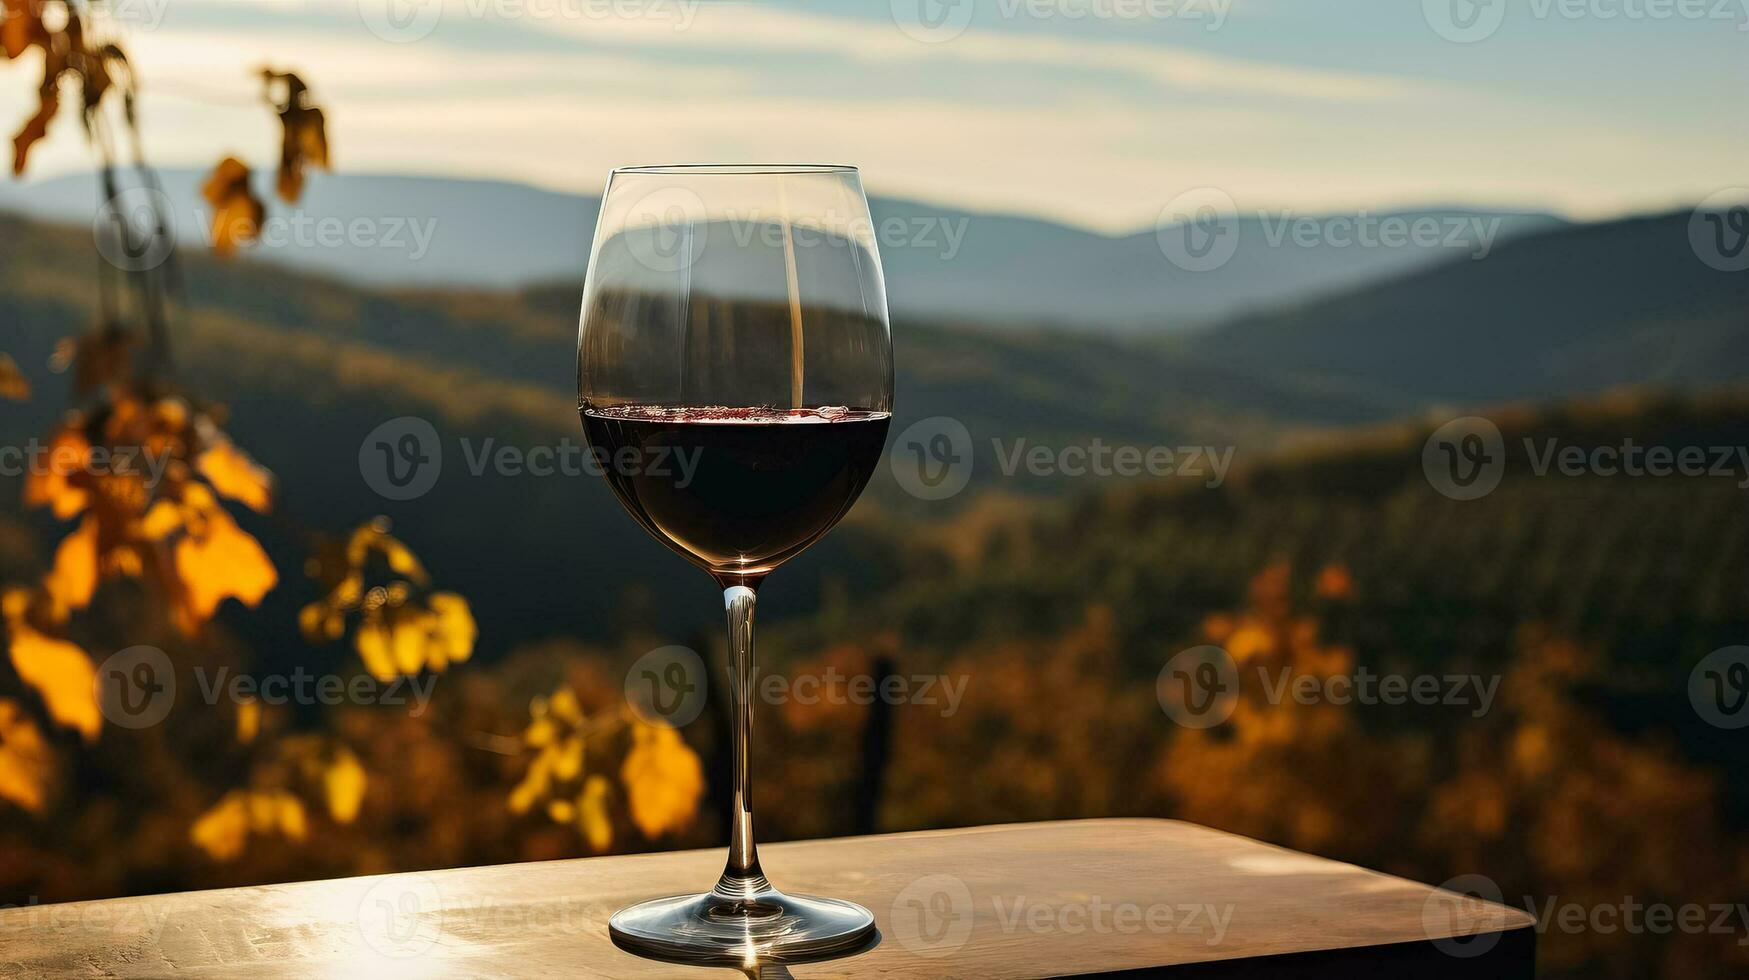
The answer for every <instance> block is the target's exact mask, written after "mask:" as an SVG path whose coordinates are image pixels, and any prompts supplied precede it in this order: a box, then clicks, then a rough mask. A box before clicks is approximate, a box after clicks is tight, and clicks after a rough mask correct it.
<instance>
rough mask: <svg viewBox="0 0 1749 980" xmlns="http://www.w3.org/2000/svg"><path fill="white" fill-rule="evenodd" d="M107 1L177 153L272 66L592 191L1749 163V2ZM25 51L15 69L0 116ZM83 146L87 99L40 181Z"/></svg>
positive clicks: (1452, 178) (1397, 194) (1436, 195)
mask: <svg viewBox="0 0 1749 980" xmlns="http://www.w3.org/2000/svg"><path fill="white" fill-rule="evenodd" d="M106 2H107V3H108V4H109V5H110V11H109V13H107V14H106V15H105V16H104V18H103V23H104V25H105V29H106V30H108V31H110V32H113V33H115V34H118V35H119V36H120V38H121V40H122V43H123V44H124V46H125V47H127V49H128V50H129V51H130V53H131V55H132V57H133V59H134V61H135V63H136V65H137V68H138V71H139V74H140V77H141V79H142V113H143V120H142V121H143V127H144V129H145V132H146V147H147V152H148V154H149V156H150V157H151V158H152V159H153V160H154V162H156V163H158V164H159V165H162V166H200V167H206V166H210V165H211V164H212V163H214V162H216V161H217V159H218V158H219V157H220V156H222V155H224V154H227V153H232V154H237V155H239V156H241V157H243V158H244V159H246V160H248V161H251V162H252V163H254V164H256V165H257V166H258V167H260V168H262V169H269V168H271V167H272V165H273V164H274V162H275V161H276V159H277V153H278V151H277V139H278V132H277V131H278V124H277V122H276V121H275V120H274V118H273V117H272V116H271V114H270V113H269V112H268V110H267V109H266V108H265V107H264V106H261V105H259V104H258V103H256V102H255V101H254V100H255V99H256V98H257V93H258V91H259V83H258V82H257V81H256V78H255V73H256V71H257V70H258V69H259V68H260V67H261V66H263V65H267V64H271V65H274V66H276V67H279V68H289V69H294V70H297V71H298V72H299V73H300V74H302V75H303V77H304V78H305V79H306V81H307V82H308V83H309V84H310V87H311V89H312V90H313V92H314V93H315V96H316V98H317V100H318V101H319V102H320V104H322V105H323V106H324V108H325V109H326V111H327V113H328V116H329V131H330V141H331V144H332V146H333V152H334V163H335V166H336V168H337V169H339V170H343V171H349V172H361V173H362V172H372V173H415V174H428V175H443V176H461V177H480V178H491V179H499V180H512V181H520V182H525V183H530V184H534V185H537V186H541V187H546V188H551V189H557V190H567V191H580V192H586V193H597V192H599V191H600V189H601V187H602V185H603V183H604V182H605V180H606V177H607V173H608V171H609V170H610V169H611V168H613V167H615V166H621V165H631V164H650V163H676V162H821V163H851V164H856V165H858V166H860V167H861V168H862V170H863V174H864V179H865V183H866V184H867V186H868V188H869V189H870V191H871V192H874V193H884V194H889V195H895V196H905V197H911V198H917V199H921V200H925V201H935V202H940V203H943V204H946V205H951V206H954V207H960V208H967V209H974V210H992V211H1006V212H1015V213H1021V214H1030V215H1037V216H1043V217H1048V218H1051V219H1054V220H1059V221H1064V222H1069V223H1073V224H1077V225H1081V226H1085V227H1089V228H1093V229H1097V230H1100V231H1105V232H1109V233H1121V232H1126V231H1132V230H1135V229H1139V228H1145V227H1151V226H1152V225H1153V223H1154V222H1155V221H1156V220H1157V219H1158V218H1159V216H1160V214H1161V213H1162V210H1163V209H1164V208H1166V207H1168V206H1169V205H1170V204H1171V202H1173V201H1174V200H1177V199H1180V198H1181V195H1184V194H1187V193H1199V192H1200V191H1199V189H1202V188H1210V187H1213V188H1218V189H1219V190H1221V191H1223V192H1225V193H1226V194H1227V195H1229V196H1230V197H1231V198H1232V199H1233V201H1234V202H1235V203H1236V205H1237V206H1238V208H1239V209H1240V211H1241V212H1249V211H1252V210H1282V209H1287V210H1292V211H1295V212H1298V213H1351V214H1352V213H1355V212H1357V211H1363V210H1369V209H1370V210H1381V209H1386V208H1392V207H1412V206H1424V205H1450V204H1459V205H1472V206H1485V207H1508V208H1522V209H1531V210H1548V211H1555V212H1559V213H1563V214H1566V215H1569V216H1572V217H1575V218H1581V219H1598V218H1607V217H1611V216H1616V215H1621V214H1627V213H1636V212H1645V211H1656V210H1665V209H1669V208H1674V207H1683V206H1689V205H1692V204H1693V203H1695V202H1696V201H1699V200H1701V199H1703V198H1706V197H1708V196H1709V195H1711V194H1713V193H1715V192H1717V191H1720V190H1722V189H1725V188H1731V187H1740V186H1745V185H1749V125H1745V122H1749V115H1746V114H1745V110H1744V108H1743V104H1744V93H1745V92H1749V0H1480V2H1476V0H858V2H850V0H809V2H805V3H801V2H796V3H790V2H778V0H769V2H758V3H753V2H728V0H106ZM35 57H36V55H35V54H34V53H33V54H32V56H31V58H32V59H34V58H35ZM39 71H40V68H38V67H37V62H36V61H35V60H30V61H27V62H24V63H18V62H3V61H0V131H3V130H9V129H13V128H16V127H17V126H18V125H20V124H21V123H22V121H23V120H24V119H25V118H26V116H27V115H28V114H29V112H30V111H31V110H32V109H33V108H34V104H35V90H36V86H37V80H38V75H37V73H38V72H39ZM68 101H71V100H70V99H69V100H68ZM90 163H91V157H90V156H89V153H88V151H87V150H86V149H85V147H84V145H83V141H82V131H81V127H80V126H79V123H78V121H77V117H76V116H75V115H74V114H73V113H71V112H68V113H66V114H64V115H63V116H62V117H61V119H60V121H59V122H58V124H57V127H56V129H55V130H53V131H52V133H51V139H50V141H49V142H48V143H47V144H45V145H44V146H42V147H40V148H39V149H38V151H37V155H36V157H35V158H33V161H32V167H31V175H32V176H50V175H55V174H58V173H65V172H70V171H75V170H81V169H86V168H88V167H89V166H90Z"/></svg>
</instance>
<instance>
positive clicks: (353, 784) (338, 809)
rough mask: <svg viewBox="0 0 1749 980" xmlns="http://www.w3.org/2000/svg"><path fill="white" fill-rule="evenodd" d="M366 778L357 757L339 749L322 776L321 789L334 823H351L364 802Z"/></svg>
mask: <svg viewBox="0 0 1749 980" xmlns="http://www.w3.org/2000/svg"><path fill="white" fill-rule="evenodd" d="M365 783H366V778H365V773H364V766H362V765H359V762H358V756H355V755H353V754H352V752H351V751H349V750H347V749H341V750H340V751H339V753H338V754H336V755H335V756H334V761H333V762H332V763H331V764H330V765H329V766H328V770H327V772H325V773H323V774H322V789H323V791H324V793H325V794H326V795H327V797H328V815H329V816H330V817H333V818H334V822H335V823H351V822H352V821H353V818H354V817H357V816H358V808H359V806H360V805H361V804H362V803H363V802H364V788H365Z"/></svg>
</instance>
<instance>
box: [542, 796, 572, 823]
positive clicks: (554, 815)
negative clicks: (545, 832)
mask: <svg viewBox="0 0 1749 980" xmlns="http://www.w3.org/2000/svg"><path fill="white" fill-rule="evenodd" d="M547 816H548V817H549V818H551V820H552V821H553V823H570V822H571V821H573V820H575V819H577V806H576V804H574V803H572V802H571V801H570V800H552V801H550V802H548V803H547Z"/></svg>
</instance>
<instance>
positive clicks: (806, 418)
mask: <svg viewBox="0 0 1749 980" xmlns="http://www.w3.org/2000/svg"><path fill="white" fill-rule="evenodd" d="M581 414H582V416H583V432H584V436H585V437H586V438H587V439H588V440H589V444H590V446H591V447H593V448H594V449H595V451H596V452H597V454H598V458H599V459H600V460H601V462H602V464H603V467H604V469H605V470H606V473H607V479H608V482H609V483H610V484H611V485H612V487H613V490H614V493H615V494H616V495H618V497H619V499H620V502H621V503H623V504H624V505H625V507H626V509H627V510H628V511H630V512H631V514H632V516H633V517H635V518H637V520H638V522H639V523H640V524H642V525H643V526H644V528H645V529H646V530H648V531H649V532H650V533H651V534H653V535H655V536H656V538H657V539H659V540H661V541H662V542H663V543H665V544H667V545H668V546H669V547H671V548H673V549H674V550H676V551H678V552H680V553H681V554H683V555H685V556H687V557H688V558H690V559H692V560H693V561H694V562H695V563H697V564H699V565H702V566H703V567H704V568H706V569H707V570H709V571H710V572H711V573H712V574H714V575H716V576H717V577H718V578H719V579H722V580H725V581H727V580H742V579H758V578H760V577H762V576H764V574H765V573H766V572H769V571H770V570H771V569H773V568H775V567H777V565H779V564H780V563H782V562H784V561H785V560H787V559H789V558H792V557H794V556H795V555H797V554H799V553H800V552H801V551H802V550H803V549H805V548H807V547H808V545H810V544H813V543H814V542H815V541H817V540H819V538H820V536H821V535H823V534H825V533H826V532H827V531H829V530H831V529H832V526H833V525H835V524H837V523H838V520H839V518H841V517H843V516H844V514H845V512H846V511H848V510H849V509H850V505H851V504H853V503H855V502H856V498H857V496H858V495H859V494H861V493H862V488H863V486H864V485H866V484H867V483H868V479H869V477H870V476H871V475H872V474H873V473H874V468H875V466H876V464H877V463H878V462H879V460H880V455H881V449H882V447H883V446H885V444H886V439H887V424H888V422H889V421H890V420H891V416H890V415H889V414H888V413H886V412H869V411H859V410H854V409H847V408H836V407H826V408H807V409H791V410H784V409H773V408H674V407H663V406H641V405H639V406H615V407H612V408H585V409H583V411H582V413H581Z"/></svg>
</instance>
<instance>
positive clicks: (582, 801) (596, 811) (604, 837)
mask: <svg viewBox="0 0 1749 980" xmlns="http://www.w3.org/2000/svg"><path fill="white" fill-rule="evenodd" d="M610 788H611V786H610V784H609V783H608V781H607V777H606V776H603V775H600V774H599V773H597V774H595V775H592V776H590V777H589V778H588V779H587V780H585V781H584V783H583V793H582V795H580V796H578V797H577V829H578V830H581V831H582V832H583V840H584V841H586V842H588V844H589V849H590V850H592V851H605V850H607V849H608V848H609V847H612V846H613V819H612V818H611V817H610V816H608V813H607V797H608V793H609V791H610Z"/></svg>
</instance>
